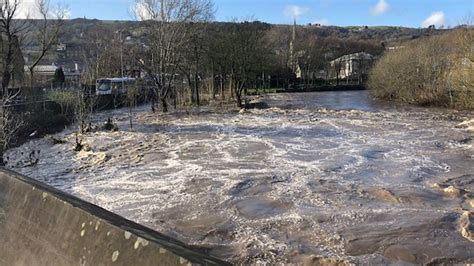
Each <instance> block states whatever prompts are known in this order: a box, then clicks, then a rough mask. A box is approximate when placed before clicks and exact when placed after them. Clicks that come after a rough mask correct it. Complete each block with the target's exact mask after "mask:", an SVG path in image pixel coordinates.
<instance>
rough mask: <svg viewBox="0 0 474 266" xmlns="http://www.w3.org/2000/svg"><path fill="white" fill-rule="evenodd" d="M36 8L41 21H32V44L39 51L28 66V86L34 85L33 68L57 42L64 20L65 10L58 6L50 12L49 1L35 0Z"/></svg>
mask: <svg viewBox="0 0 474 266" xmlns="http://www.w3.org/2000/svg"><path fill="white" fill-rule="evenodd" d="M36 6H37V9H38V13H39V14H40V17H41V19H39V20H34V21H33V23H32V24H33V27H34V30H33V40H32V41H33V42H36V43H37V44H39V47H40V49H39V51H38V54H37V55H36V57H35V58H34V59H33V61H32V63H31V64H30V65H29V66H28V70H29V72H30V86H31V87H33V85H34V72H35V67H36V66H37V65H38V64H39V63H40V62H41V60H42V59H43V58H44V57H45V56H46V54H47V53H48V52H49V51H50V50H51V49H52V48H53V46H54V44H56V43H57V42H58V39H59V37H60V35H61V30H62V27H63V25H64V19H65V18H66V14H67V9H66V8H64V7H62V6H61V5H58V6H57V8H56V10H54V11H51V9H50V2H49V0H36Z"/></svg>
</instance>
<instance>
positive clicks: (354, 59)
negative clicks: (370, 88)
mask: <svg viewBox="0 0 474 266" xmlns="http://www.w3.org/2000/svg"><path fill="white" fill-rule="evenodd" d="M375 59H376V58H375V56H373V55H371V54H369V53H366V52H359V53H354V54H348V55H344V56H341V57H339V58H336V59H334V60H332V61H331V62H330V64H331V69H332V77H333V78H335V79H337V78H339V79H351V80H358V81H359V82H363V81H364V80H366V78H367V75H368V73H369V70H370V68H371V67H372V65H373V62H374V61H375Z"/></svg>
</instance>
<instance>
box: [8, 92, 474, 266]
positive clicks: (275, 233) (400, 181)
mask: <svg viewBox="0 0 474 266" xmlns="http://www.w3.org/2000/svg"><path fill="white" fill-rule="evenodd" d="M259 100H260V101H263V102H265V103H266V104H268V105H269V107H270V108H268V109H262V110H248V111H245V112H240V113H239V112H212V111H204V112H201V113H194V114H193V113H191V114H187V113H185V112H183V113H175V114H169V115H156V114H152V113H150V112H148V110H145V109H143V110H141V111H138V112H136V113H135V118H134V119H135V124H136V126H135V128H134V130H130V129H129V128H128V116H127V112H126V110H123V111H120V110H118V111H116V112H114V113H113V115H114V118H115V119H116V120H117V123H118V125H119V127H120V131H118V132H95V133H89V134H87V135H86V136H83V137H82V139H83V143H84V144H86V150H85V151H81V152H75V151H74V150H73V146H74V141H75V136H74V134H73V132H72V130H66V131H64V132H62V133H59V134H56V135H54V136H52V137H54V139H55V140H56V141H54V140H53V138H52V137H46V138H44V139H41V140H35V141H31V142H29V143H27V144H25V145H23V146H21V147H19V148H16V149H13V150H10V151H9V152H8V153H7V154H6V156H5V157H6V160H7V161H8V167H10V168H12V169H14V170H16V171H19V172H21V173H23V174H26V175H28V176H31V177H33V178H36V179H38V180H40V181H43V182H45V183H47V184H50V185H52V186H54V187H56V188H59V189H61V190H63V191H66V192H69V193H71V194H74V195H76V196H79V197H81V198H83V199H85V200H88V201H91V202H93V203H94V204H97V205H99V206H102V207H104V208H106V209H108V210H110V211H113V212H115V213H118V214H120V215H122V216H125V217H126V218H128V219H131V220H134V221H137V222H139V223H142V224H144V225H147V226H149V227H152V228H154V229H156V230H158V231H161V232H163V233H165V234H168V235H170V236H173V237H176V238H178V239H180V240H182V241H184V242H187V243H189V244H192V245H197V246H200V247H206V248H209V250H210V253H211V254H213V255H215V256H217V257H220V258H223V259H226V260H229V261H231V262H234V263H271V264H273V263H303V262H315V263H317V262H323V263H327V262H348V263H371V264H375V263H396V262H398V263H405V264H406V263H429V262H435V263H436V262H438V263H439V262H450V263H453V262H471V263H474V242H473V241H474V236H473V230H472V228H473V225H472V224H470V223H472V222H473V217H472V211H474V200H473V199H474V146H473V145H474V133H473V132H471V131H469V130H467V129H466V128H463V127H459V126H458V125H459V124H460V123H461V122H463V121H466V120H470V119H472V118H474V116H473V114H472V113H462V112H455V111H447V110H436V109H422V108H411V107H400V106H387V104H383V103H380V102H375V101H372V100H370V99H369V97H368V95H367V92H364V91H362V92H361V91H355V92H323V93H304V94H275V95H268V96H265V97H262V98H260V99H259ZM106 115H110V114H99V115H98V117H97V119H98V120H100V121H105V117H106ZM57 140H64V141H65V142H64V143H58V141H57ZM33 150H39V151H41V152H40V156H39V158H40V160H39V163H38V164H36V165H29V164H30V163H29V159H28V157H29V155H30V154H31V151H33Z"/></svg>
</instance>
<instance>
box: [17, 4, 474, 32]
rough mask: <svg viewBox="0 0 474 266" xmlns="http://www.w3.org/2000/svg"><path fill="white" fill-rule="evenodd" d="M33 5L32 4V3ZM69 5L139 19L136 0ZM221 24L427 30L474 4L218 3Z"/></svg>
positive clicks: (454, 19) (457, 18) (80, 13)
mask: <svg viewBox="0 0 474 266" xmlns="http://www.w3.org/2000/svg"><path fill="white" fill-rule="evenodd" d="M26 1H32V0H26ZM54 1H61V2H62V3H65V4H66V5H67V6H69V9H70V12H71V14H70V17H71V18H76V17H87V18H98V19H112V20H115V19H117V20H124V19H126V20H129V19H133V16H132V15H131V14H130V13H131V12H130V10H132V6H133V3H134V1H133V0H52V2H54ZM214 3H215V5H216V9H217V12H216V20H218V21H226V20H230V19H232V18H237V19H242V18H248V17H253V18H255V19H258V20H261V21H265V22H270V23H281V24H289V23H292V21H293V17H294V16H296V17H297V20H298V24H307V23H322V24H329V25H339V26H347V25H368V26H375V25H395V26H410V27H421V26H422V25H423V26H424V25H428V24H437V25H438V26H439V25H441V24H444V25H451V26H453V25H458V24H461V23H464V22H465V19H466V17H468V16H469V15H470V16H471V17H474V13H473V12H474V0H293V1H288V0H214Z"/></svg>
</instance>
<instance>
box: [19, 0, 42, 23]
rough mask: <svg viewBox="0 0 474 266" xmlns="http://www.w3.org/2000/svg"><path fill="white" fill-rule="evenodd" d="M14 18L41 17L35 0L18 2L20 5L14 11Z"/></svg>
mask: <svg viewBox="0 0 474 266" xmlns="http://www.w3.org/2000/svg"><path fill="white" fill-rule="evenodd" d="M15 18H18V19H22V18H23V19H24V18H32V19H39V18H41V14H40V13H39V11H38V5H37V4H36V1H35V0H23V1H21V2H20V6H19V7H18V10H17V11H16V15H15Z"/></svg>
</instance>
